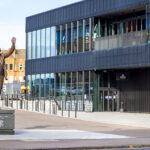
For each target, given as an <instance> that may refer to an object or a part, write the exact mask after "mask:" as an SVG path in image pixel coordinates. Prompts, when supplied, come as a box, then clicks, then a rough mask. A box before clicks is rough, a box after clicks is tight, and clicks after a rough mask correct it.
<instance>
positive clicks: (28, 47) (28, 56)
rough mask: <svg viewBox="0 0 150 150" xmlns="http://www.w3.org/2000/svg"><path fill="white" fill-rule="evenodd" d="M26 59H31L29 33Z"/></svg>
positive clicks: (29, 35) (28, 35) (29, 34)
mask: <svg viewBox="0 0 150 150" xmlns="http://www.w3.org/2000/svg"><path fill="white" fill-rule="evenodd" d="M27 59H31V32H29V33H27Z"/></svg>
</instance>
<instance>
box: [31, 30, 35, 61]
mask: <svg viewBox="0 0 150 150" xmlns="http://www.w3.org/2000/svg"><path fill="white" fill-rule="evenodd" d="M35 58H36V31H33V32H32V59H35Z"/></svg>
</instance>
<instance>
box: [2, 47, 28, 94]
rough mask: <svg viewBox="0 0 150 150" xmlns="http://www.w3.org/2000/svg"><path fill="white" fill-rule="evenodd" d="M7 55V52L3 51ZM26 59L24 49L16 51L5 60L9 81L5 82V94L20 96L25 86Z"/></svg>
mask: <svg viewBox="0 0 150 150" xmlns="http://www.w3.org/2000/svg"><path fill="white" fill-rule="evenodd" d="M2 52H3V53H6V52H7V50H2ZM25 58H26V51H25V50H24V49H16V50H15V51H14V52H13V54H12V55H11V56H10V57H9V58H7V59H6V60H5V64H6V69H7V80H4V88H3V90H4V92H5V94H9V95H14V94H19V93H20V91H21V85H25Z"/></svg>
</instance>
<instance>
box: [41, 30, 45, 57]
mask: <svg viewBox="0 0 150 150" xmlns="http://www.w3.org/2000/svg"><path fill="white" fill-rule="evenodd" d="M44 57H45V29H42V30H41V58H44Z"/></svg>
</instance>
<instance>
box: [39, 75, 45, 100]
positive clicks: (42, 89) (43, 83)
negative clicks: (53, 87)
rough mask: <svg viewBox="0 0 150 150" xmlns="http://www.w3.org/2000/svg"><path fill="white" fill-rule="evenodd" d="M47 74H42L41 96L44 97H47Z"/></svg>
mask: <svg viewBox="0 0 150 150" xmlns="http://www.w3.org/2000/svg"><path fill="white" fill-rule="evenodd" d="M44 94H45V74H41V96H40V97H42V98H44V97H45V95H44Z"/></svg>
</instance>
